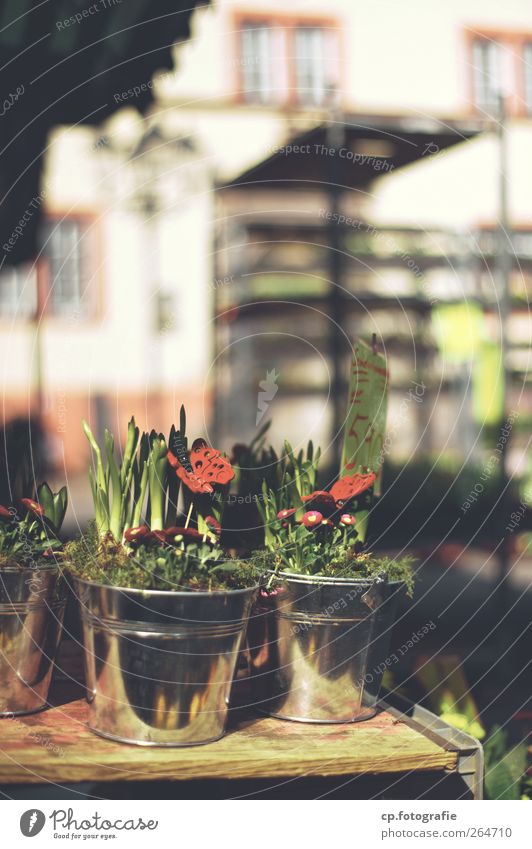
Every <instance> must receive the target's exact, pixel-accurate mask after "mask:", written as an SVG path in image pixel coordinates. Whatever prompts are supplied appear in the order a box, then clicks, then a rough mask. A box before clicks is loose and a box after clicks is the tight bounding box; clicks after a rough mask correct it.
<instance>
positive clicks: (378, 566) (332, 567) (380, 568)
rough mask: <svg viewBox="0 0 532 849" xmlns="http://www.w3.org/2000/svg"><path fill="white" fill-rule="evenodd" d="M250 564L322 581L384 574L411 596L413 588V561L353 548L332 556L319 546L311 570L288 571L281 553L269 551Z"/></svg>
mask: <svg viewBox="0 0 532 849" xmlns="http://www.w3.org/2000/svg"><path fill="white" fill-rule="evenodd" d="M251 562H252V563H253V564H254V566H255V567H256V569H257V570H258V571H260V572H267V571H273V572H282V571H291V572H293V573H294V574H300V575H312V576H321V577H323V578H353V579H360V578H375V577H377V575H379V574H380V573H382V572H384V573H385V574H386V575H387V577H388V580H389V581H401V582H402V583H404V584H405V586H406V589H407V592H408V595H410V596H411V595H412V592H413V588H414V571H413V565H414V562H415V561H414V558H412V557H401V558H393V557H379V556H377V555H374V554H371V552H357V551H356V549H355V548H354V547H353V546H341V545H340V546H337V547H336V548H335V549H333V551H332V554H331V550H330V548H329V547H327V549H326V550H325V549H324V551H320V549H319V546H316V559H315V560H314V563H313V567H314V568H312V570H306V571H303V570H299V571H298V570H296V569H293V568H291V569H287V565H286V558H285V555H284V553H283V552H281V551H270V550H267V549H264V550H261V551H256V552H254V554H253V556H252V558H251Z"/></svg>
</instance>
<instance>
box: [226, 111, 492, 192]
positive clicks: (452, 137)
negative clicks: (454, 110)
mask: <svg viewBox="0 0 532 849" xmlns="http://www.w3.org/2000/svg"><path fill="white" fill-rule="evenodd" d="M487 126H488V125H487V124H486V123H485V122H484V123H482V122H480V121H453V122H449V121H447V122H443V121H438V120H436V119H417V118H399V117H397V118H395V117H378V116H368V115H350V116H344V117H343V118H342V120H341V121H338V122H337V123H331V124H329V125H326V124H322V125H320V126H318V127H315V128H313V129H312V130H310V131H307V132H305V133H302V134H301V135H299V136H297V137H296V138H294V139H291V140H290V141H289V142H287V143H286V145H285V146H284V147H280V148H278V149H277V150H275V151H273V152H272V154H271V155H270V156H269V157H267V158H266V159H264V160H263V161H262V162H260V163H259V164H258V165H256V166H254V167H253V168H250V169H248V170H247V171H245V172H244V173H242V174H240V175H239V176H238V177H237V178H236V179H235V180H233V181H232V182H231V183H230V184H228V185H226V187H228V188H231V187H235V186H253V187H254V188H257V187H258V186H259V184H261V183H262V184H267V186H268V188H269V189H275V188H277V189H286V188H289V187H290V184H292V187H293V185H294V184H297V186H298V188H299V189H302V188H305V186H307V187H308V188H312V189H315V188H316V184H317V183H323V182H324V181H330V180H331V179H334V180H335V181H336V182H337V184H339V185H341V186H342V187H344V188H346V189H355V188H365V187H366V186H368V185H369V184H370V183H371V182H372V181H373V180H375V179H376V178H377V177H380V176H382V175H384V174H389V173H390V172H392V171H394V170H395V169H397V168H402V167H403V166H405V165H409V164H410V163H412V162H416V161H418V160H420V159H425V158H428V157H430V156H433V155H434V154H436V153H439V152H440V151H442V150H446V149H448V148H450V147H453V146H454V145H456V144H459V143H460V142H463V141H466V140H468V139H471V138H473V137H474V136H476V135H478V134H479V133H480V132H482V130H484V129H486V127H487ZM287 184H289V185H288V186H287Z"/></svg>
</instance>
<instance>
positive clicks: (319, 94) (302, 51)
mask: <svg viewBox="0 0 532 849" xmlns="http://www.w3.org/2000/svg"><path fill="white" fill-rule="evenodd" d="M326 54H327V50H326V33H325V30H324V29H323V28H321V27H297V28H296V31H295V70H296V85H297V99H298V101H299V102H300V103H314V104H320V103H323V102H324V101H325V100H326V98H327V95H328V94H329V91H328V89H329V88H330V85H328V79H327V58H326Z"/></svg>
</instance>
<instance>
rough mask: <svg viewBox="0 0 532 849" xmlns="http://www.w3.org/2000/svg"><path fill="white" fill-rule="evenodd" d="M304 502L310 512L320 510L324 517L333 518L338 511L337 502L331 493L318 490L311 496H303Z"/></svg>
mask: <svg viewBox="0 0 532 849" xmlns="http://www.w3.org/2000/svg"><path fill="white" fill-rule="evenodd" d="M301 500H302V502H303V503H304V504H305V506H306V507H307V509H308V510H318V512H320V513H323V515H324V516H327V517H329V516H332V514H333V513H334V512H335V510H336V502H335V500H334V498H333V496H332V495H331V493H330V492H325V491H324V490H322V489H317V490H316V491H315V492H311V494H310V495H303V497H302V499H301Z"/></svg>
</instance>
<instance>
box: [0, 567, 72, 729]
mask: <svg viewBox="0 0 532 849" xmlns="http://www.w3.org/2000/svg"><path fill="white" fill-rule="evenodd" d="M64 612H65V597H64V594H63V588H62V582H61V580H60V576H59V569H58V568H57V566H56V565H55V564H54V565H53V566H49V567H44V568H36V567H33V568H25V567H17V566H14V567H3V568H1V569H0V716H15V715H20V714H26V713H34V712H35V711H38V710H42V709H43V708H45V707H46V706H47V699H48V690H49V688H50V680H51V677H52V669H53V663H54V659H55V655H56V652H57V647H58V645H59V640H60V637H61V628H62V624H63V616H64Z"/></svg>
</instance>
